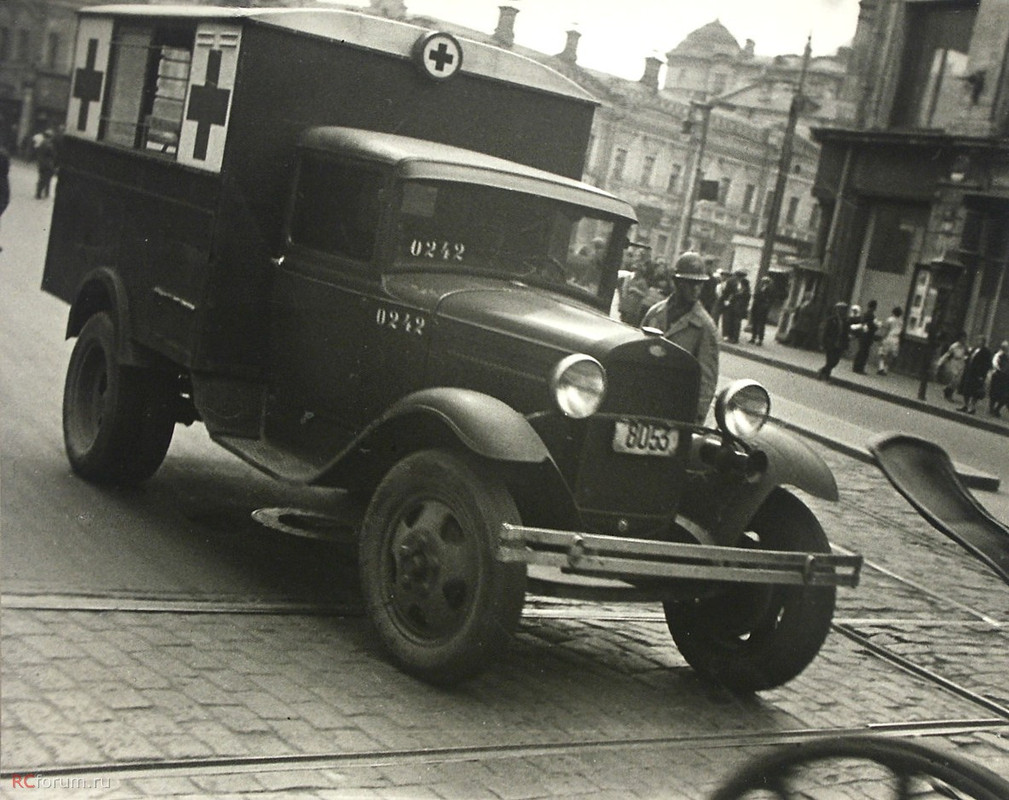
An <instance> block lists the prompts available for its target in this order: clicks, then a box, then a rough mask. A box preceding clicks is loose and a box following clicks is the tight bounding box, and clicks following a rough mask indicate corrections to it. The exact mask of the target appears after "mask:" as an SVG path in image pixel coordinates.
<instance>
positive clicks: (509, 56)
mask: <svg viewBox="0 0 1009 800" xmlns="http://www.w3.org/2000/svg"><path fill="white" fill-rule="evenodd" d="M80 13H81V14H82V15H85V16H116V17H146V18H149V19H150V18H158V19H166V18H168V19H172V18H175V19H187V20H248V21H250V22H252V23H254V24H261V25H268V26H272V27H277V28H286V29H288V30H291V31H296V32H298V33H303V34H305V35H309V36H316V37H319V38H323V39H330V40H332V41H337V42H340V43H341V44H345V45H349V46H351V47H358V48H361V49H365V50H374V51H378V52H381V53H386V54H389V55H395V56H400V57H402V58H405V59H407V58H410V53H411V50H412V48H413V46H414V43H415V42H416V41H417V37H418V35H420V34H421V33H423V32H424V31H425V30H427V29H425V28H421V27H419V26H417V25H412V24H410V23H407V22H399V21H397V20H391V19H385V18H384V17H375V16H372V15H370V14H363V13H360V12H357V11H351V10H342V9H299V8H248V7H245V8H235V7H223V6H186V5H153V6H152V5H126V4H122V5H101V6H89V7H87V8H83V9H81V10H80ZM460 40H461V41H462V42H464V43H465V45H464V49H465V59H464V63H463V66H462V68H461V69H462V71H464V72H469V73H471V74H475V75H480V76H483V77H486V78H491V79H495V80H502V81H505V82H509V83H516V84H520V85H522V86H525V87H527V88H532V89H538V90H540V91H543V92H548V93H550V94H557V95H563V96H564V97H568V98H571V99H574V100H581V101H583V102H585V103H589V104H592V105H598V102H599V101H598V100H596V99H595V98H594V97H593V96H592V95H591V94H589V93H588V92H587V91H585V90H584V89H583V88H582V87H581V86H579V85H578V84H577V83H575V82H574V81H572V80H570V79H569V78H566V77H565V76H564V75H561V74H560V73H559V72H557V71H556V70H553V69H550V67H547V66H546V65H544V64H541V63H539V62H538V61H534V60H533V59H531V58H526V57H525V56H522V55H519V54H518V53H513V52H511V51H509V50H504V49H501V48H499V47H493V46H491V45H488V44H484V43H483V42H477V41H474V40H472V39H465V38H461V39H460Z"/></svg>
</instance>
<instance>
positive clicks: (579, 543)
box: [497, 523, 862, 586]
mask: <svg viewBox="0 0 1009 800" xmlns="http://www.w3.org/2000/svg"><path fill="white" fill-rule="evenodd" d="M497 558H498V560H499V561H506V562H520V563H524V564H529V565H540V566H547V567H555V568H559V569H561V570H562V571H563V572H565V573H570V574H573V575H584V576H591V577H610V578H623V579H627V580H630V579H651V580H655V579H684V578H686V579H691V580H705V581H729V582H733V583H771V584H792V585H806V586H857V585H858V580H859V573H860V571H861V568H862V557H861V556H858V555H835V554H832V553H797V552H793V551H784V550H751V549H747V548H740V547H719V546H715V545H702V544H684V543H681V542H662V541H654V540H651V539H625V538H622V537H618V536H603V535H600V534H594V533H578V532H574V531H556V530H547V529H545V528H526V527H522V526H519V525H509V524H508V523H505V524H503V525H502V526H501V533H500V539H499V545H498V552H497Z"/></svg>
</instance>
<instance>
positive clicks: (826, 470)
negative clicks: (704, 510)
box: [712, 426, 838, 544]
mask: <svg viewBox="0 0 1009 800" xmlns="http://www.w3.org/2000/svg"><path fill="white" fill-rule="evenodd" d="M749 444H750V445H751V446H752V447H753V448H754V449H756V450H761V451H763V453H764V454H765V455H766V456H767V469H766V470H764V472H763V473H761V475H760V477H759V479H758V480H756V481H755V482H754V483H752V484H749V485H748V486H747V487H746V488H745V490H744V491H742V492H740V493H739V494H738V495H737V496H736V502H734V503H733V504H732V505H731V506H730V507H729V508H726V509H724V510H723V512H722V515H721V518H720V520H719V521H718V524H717V526H716V528H715V530H714V531H712V534H713V537H714V540H715V541H716V542H718V543H719V544H731V543H734V542H736V541H738V539H739V536H740V535H741V534H742V532H743V531H744V530H746V525H747V523H748V522H749V521H750V520H751V519H752V518H753V515H754V514H756V513H757V509H759V508H760V507H761V506H762V505H763V504H764V501H765V500H766V499H767V497H768V495H770V493H771V492H772V491H774V489H775V488H777V487H778V486H794V487H796V488H797V489H802V490H803V491H804V492H808V493H809V494H811V495H813V496H814V497H821V498H823V499H824V500H831V501H836V500H837V499H838V493H837V481H836V480H834V474H833V473H832V472H831V471H830V467H828V466H827V464H826V463H825V462H824V461H823V459H822V458H820V456H819V455H818V454H817V453H816V451H814V450H813V449H812V448H811V447H810V446H809V445H807V444H806V443H805V442H803V441H801V440H799V439H797V438H796V437H794V436H792V435H790V434H788V433H786V432H785V431H782V430H781V429H780V428H776V427H770V426H768V427H765V428H764V429H763V430H762V431H761V432H760V433H759V434H758V435H757V436H756V437H754V438H753V439H752V440H751V441H750V442H749Z"/></svg>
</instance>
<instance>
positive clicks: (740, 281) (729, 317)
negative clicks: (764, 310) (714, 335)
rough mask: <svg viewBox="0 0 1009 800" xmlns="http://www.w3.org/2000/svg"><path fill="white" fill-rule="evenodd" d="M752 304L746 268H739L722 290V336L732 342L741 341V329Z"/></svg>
mask: <svg viewBox="0 0 1009 800" xmlns="http://www.w3.org/2000/svg"><path fill="white" fill-rule="evenodd" d="M749 306H750V282H749V280H747V278H746V270H745V269H737V270H736V271H735V272H734V273H733V275H732V277H731V278H729V280H728V281H727V282H726V284H725V290H724V291H723V292H722V336H723V337H724V338H725V341H727V342H731V343H732V344H738V343H739V330H740V328H741V327H742V324H743V320H744V319H746V309H747V308H749Z"/></svg>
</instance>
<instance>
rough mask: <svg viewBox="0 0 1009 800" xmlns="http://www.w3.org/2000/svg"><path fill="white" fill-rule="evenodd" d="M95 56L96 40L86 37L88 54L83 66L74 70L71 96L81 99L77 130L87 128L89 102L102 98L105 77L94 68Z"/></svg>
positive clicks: (96, 52)
mask: <svg viewBox="0 0 1009 800" xmlns="http://www.w3.org/2000/svg"><path fill="white" fill-rule="evenodd" d="M97 58H98V40H97V39H88V55H87V58H86V60H85V62H84V66H83V67H78V68H77V69H76V70H74V91H73V96H74V98H76V99H77V100H80V101H81V109H80V111H79V112H78V113H77V130H79V131H84V130H87V128H88V109H90V108H91V104H92V103H97V102H98V101H99V100H101V99H102V80H104V78H105V73H104V72H99V71H98V70H96V69H95V61H96V60H97Z"/></svg>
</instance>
